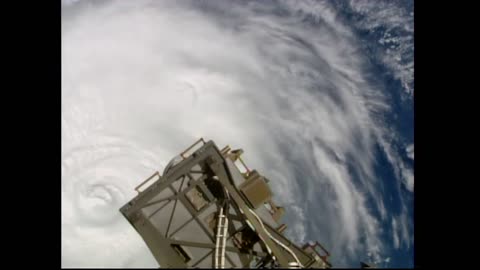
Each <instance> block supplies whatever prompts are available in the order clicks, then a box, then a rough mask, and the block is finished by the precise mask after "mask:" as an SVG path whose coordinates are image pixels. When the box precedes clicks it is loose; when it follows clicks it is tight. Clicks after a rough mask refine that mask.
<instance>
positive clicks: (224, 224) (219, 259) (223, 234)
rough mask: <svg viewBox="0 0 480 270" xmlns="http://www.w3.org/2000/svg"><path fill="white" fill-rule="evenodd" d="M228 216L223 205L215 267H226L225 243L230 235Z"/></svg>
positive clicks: (218, 228)
mask: <svg viewBox="0 0 480 270" xmlns="http://www.w3.org/2000/svg"><path fill="white" fill-rule="evenodd" d="M227 230H228V218H227V216H225V215H224V214H223V207H222V208H220V213H219V215H218V225H217V237H216V243H215V263H214V268H215V269H224V268H225V246H226V245H225V243H226V241H227V237H228V231H227Z"/></svg>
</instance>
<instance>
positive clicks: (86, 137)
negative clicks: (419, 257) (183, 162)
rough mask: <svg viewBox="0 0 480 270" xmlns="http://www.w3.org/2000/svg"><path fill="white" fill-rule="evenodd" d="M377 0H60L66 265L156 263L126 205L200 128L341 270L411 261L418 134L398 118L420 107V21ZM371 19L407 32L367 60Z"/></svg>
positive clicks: (302, 238) (302, 237)
mask: <svg viewBox="0 0 480 270" xmlns="http://www.w3.org/2000/svg"><path fill="white" fill-rule="evenodd" d="M373 2H377V1H373ZM382 3H383V5H387V7H386V8H385V9H383V10H389V9H388V8H390V13H388V12H385V11H384V12H383V13H382V12H380V11H381V10H380V11H379V9H378V7H377V6H375V5H374V4H372V1H352V2H346V1H343V2H341V7H339V6H338V5H339V2H337V1H214V0H209V1H201V0H200V1H146V0H137V1H121V0H117V1H88V0H83V1H82V0H80V1H63V2H62V30H61V32H62V38H61V42H62V52H61V54H62V63H61V64H62V112H61V123H62V128H61V132H62V134H61V135H62V166H61V169H62V266H63V267H148V268H150V267H152V268H154V267H158V265H157V263H156V261H155V260H154V259H153V256H152V255H151V254H150V252H149V250H148V248H147V247H146V245H145V244H144V242H143V241H142V239H141V237H140V236H139V235H138V234H137V233H136V232H135V230H134V229H133V227H132V226H131V225H130V224H129V223H128V221H126V219H125V218H124V217H123V216H122V215H121V214H120V212H119V208H120V207H121V206H123V205H124V204H125V203H127V202H128V201H129V200H130V199H132V198H133V197H134V196H135V195H136V192H135V191H134V188H135V186H137V185H138V184H139V183H141V182H142V181H143V180H144V179H146V178H148V177H149V176H150V175H152V174H153V173H154V172H156V171H160V172H161V171H163V168H164V166H166V164H168V162H169V161H170V160H171V158H173V157H174V156H176V155H178V154H179V153H180V152H181V151H182V150H184V149H185V148H186V147H188V146H189V145H191V144H192V143H193V142H195V141H196V140H198V139H199V138H202V137H203V138H204V139H206V140H213V141H215V143H216V144H217V145H218V146H219V147H223V146H225V145H227V144H228V145H230V146H232V148H242V149H243V150H244V151H245V154H244V155H243V158H244V160H245V162H246V163H247V164H248V165H249V167H251V168H255V169H257V170H258V171H259V172H260V173H262V174H263V175H265V176H267V177H268V178H269V179H270V186H271V187H272V190H273V191H274V193H275V200H276V201H278V203H279V204H280V205H282V206H284V207H285V208H286V215H285V217H284V218H283V222H285V223H286V224H287V225H288V229H287V231H286V234H287V235H288V236H289V237H291V239H292V240H293V241H294V242H295V243H297V244H303V243H304V242H306V241H317V240H318V241H319V242H320V243H322V245H324V246H325V247H326V248H327V249H328V250H329V252H330V253H331V254H332V257H331V261H332V264H333V265H334V266H338V267H351V266H353V267H357V266H358V263H357V262H358V261H359V260H370V261H373V262H375V263H376V264H378V265H383V266H389V264H388V263H389V262H390V265H391V263H393V261H394V260H395V258H403V257H402V256H406V257H408V258H410V257H412V256H413V255H412V253H411V252H412V251H411V250H412V248H413V221H412V215H413V203H412V199H413V190H414V188H413V186H414V180H413V179H414V178H413V137H412V136H405V135H404V133H402V128H401V127H399V125H398V124H396V123H395V120H392V119H397V120H398V119H399V117H398V116H396V115H397V114H398V113H397V111H398V108H397V107H402V108H406V109H404V110H409V111H410V110H413V108H412V109H410V107H411V102H412V99H413V91H414V90H413V77H412V76H413V75H412V73H411V72H413V64H412V62H411V61H407V57H405V54H406V53H411V48H410V47H409V46H410V41H411V39H409V38H408V36H409V35H412V33H411V32H408V31H410V30H409V28H408V29H406V30H405V29H404V26H405V25H407V26H408V25H410V23H413V22H412V21H411V20H412V19H413V17H412V14H411V13H410V12H409V11H408V8H407V9H405V8H399V7H397V4H399V2H393V1H392V2H391V4H388V3H387V1H385V2H382ZM394 8H396V9H397V11H396V12H393V11H391V10H392V9H394ZM345 10H348V11H349V12H350V13H349V14H354V15H355V14H356V17H355V16H354V17H351V16H350V17H349V16H346V15H344V14H345V12H346V11H345ZM342 12H343V13H342ZM369 12H370V13H369ZM388 14H394V15H395V16H396V17H395V19H396V21H392V20H391V18H393V17H394V16H387V15H388ZM361 16H365V18H367V19H362V18H363V17H361ZM372 16H374V17H372ZM374 19H376V20H374ZM402 20H403V21H405V22H406V23H405V24H402V23H400V22H401V21H402ZM350 22H355V23H356V25H355V26H351V25H350V24H349V23H350ZM359 22H361V23H359ZM375 27H376V28H382V29H383V30H382V31H384V32H385V31H386V32H388V31H389V32H388V33H389V35H390V37H392V36H393V37H395V35H396V34H395V33H397V32H398V31H400V30H402V31H407V32H408V33H407V35H406V36H402V37H403V38H401V39H399V41H398V42H400V43H399V44H400V45H401V46H400V45H399V46H396V47H395V46H393V47H392V46H390V45H388V46H389V47H388V48H387V49H388V50H389V51H388V52H387V51H386V49H385V50H383V49H382V48H383V47H382V45H383V44H385V43H388V42H390V43H392V42H393V41H392V40H391V39H390V40H389V39H388V37H389V35H387V38H385V35H382V36H381V37H378V40H382V42H383V43H382V42H379V41H377V42H375V44H377V45H375V46H377V47H375V48H377V52H376V53H375V55H374V56H372V55H368V54H367V49H366V46H365V42H364V41H363V39H364V38H365V36H361V35H360V34H359V33H360V32H362V31H363V32H365V31H367V30H365V29H373V28H375ZM389 27H390V28H389ZM399 28H400V30H398V29H399ZM388 29H390V30H388ZM387 30H388V31H387ZM379 31H380V30H379ZM395 31H397V32H395ZM411 31H413V30H411ZM363 32H362V33H363ZM367 32H368V31H367ZM382 33H383V32H382ZM367 34H368V33H367ZM367 34H365V35H367ZM395 48H398V50H395ZM394 53H397V54H394ZM402 57H403V58H402ZM396 58H400V59H403V60H401V61H400V60H399V61H396V60H395V59H396ZM378 66H381V67H382V70H385V73H384V74H383V73H382V74H383V75H382V76H379V75H378V74H379V71H378V69H379V68H378ZM385 76H390V77H391V78H392V80H394V81H396V82H397V85H398V87H396V88H395V89H392V87H390V86H389V85H388V84H386V83H385V82H384V81H385V79H384V78H385ZM404 125H406V126H407V127H410V128H411V129H413V121H412V122H411V123H410V122H407V123H406V124H404ZM395 254H400V255H395ZM409 260H410V264H411V263H412V259H409ZM397 261H404V260H403V259H397ZM397 263H399V265H402V264H401V262H397ZM403 263H405V262H403ZM403 265H404V264H403ZM406 266H409V264H407V265H406Z"/></svg>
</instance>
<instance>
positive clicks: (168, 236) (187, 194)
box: [120, 139, 331, 268]
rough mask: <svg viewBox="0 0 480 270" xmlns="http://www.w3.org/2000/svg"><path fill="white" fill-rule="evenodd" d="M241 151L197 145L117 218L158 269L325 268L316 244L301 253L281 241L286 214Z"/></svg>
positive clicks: (210, 143) (150, 180) (147, 182)
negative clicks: (137, 237)
mask: <svg viewBox="0 0 480 270" xmlns="http://www.w3.org/2000/svg"><path fill="white" fill-rule="evenodd" d="M242 153H243V150H241V149H238V150H231V149H230V147H229V146H226V147H225V148H223V149H221V150H219V148H217V146H216V145H215V143H214V142H213V141H208V142H205V141H204V140H203V139H200V140H198V141H197V142H196V143H195V144H193V145H192V146H190V147H189V148H187V149H186V150H185V151H184V152H182V153H181V154H180V155H179V156H178V157H176V158H174V159H173V160H172V161H171V162H170V163H169V164H168V165H167V166H166V168H165V170H164V172H163V175H160V173H159V172H156V173H154V174H153V175H152V176H151V177H149V178H148V179H147V180H145V181H144V182H143V183H141V184H140V185H139V186H138V187H136V191H137V192H138V195H137V196H136V197H135V198H133V199H132V200H131V201H130V202H128V203H127V204H126V205H124V206H123V207H122V208H120V212H121V213H122V214H123V215H124V217H125V218H126V219H127V220H128V221H129V222H130V224H131V225H132V226H133V227H134V228H135V230H136V231H137V232H138V233H139V234H140V236H141V237H142V238H143V240H144V241H145V243H146V244H147V246H148V248H149V249H150V251H151V252H152V254H153V256H154V257H155V259H156V260H157V262H158V263H159V265H160V266H161V267H162V268H330V267H331V265H330V263H329V262H328V257H329V256H330V255H329V253H328V252H327V251H326V250H325V249H324V248H323V247H322V246H321V245H320V244H319V243H318V242H316V243H308V244H305V245H303V246H302V247H299V246H297V245H295V244H294V243H293V242H292V241H290V240H289V239H288V238H287V237H286V236H285V235H284V230H285V229H286V225H285V224H280V223H279V222H280V218H281V217H282V215H283V214H284V212H285V210H284V208H283V207H279V206H277V205H276V204H275V203H274V202H273V200H272V196H273V194H272V191H271V189H270V187H269V184H268V183H269V180H268V179H267V178H265V177H264V176H262V175H260V174H259V173H258V172H257V171H256V170H250V169H249V168H248V167H247V166H246V165H245V163H244V162H243V160H242V158H241V155H242ZM237 164H238V165H239V166H237ZM241 168H242V169H241Z"/></svg>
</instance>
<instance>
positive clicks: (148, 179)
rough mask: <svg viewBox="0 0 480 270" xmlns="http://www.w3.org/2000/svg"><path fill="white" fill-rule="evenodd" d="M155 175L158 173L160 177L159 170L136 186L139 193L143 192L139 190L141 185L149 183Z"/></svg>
mask: <svg viewBox="0 0 480 270" xmlns="http://www.w3.org/2000/svg"><path fill="white" fill-rule="evenodd" d="M155 175H158V177H159V178H160V174H159V173H158V171H156V172H155V173H154V174H152V176H150V177H149V178H147V180H145V181H143V182H142V183H140V185H138V186H137V187H135V191H136V192H138V193H141V191H140V190H139V189H140V187H142V186H143V185H145V183H147V182H148V181H150V180H151V179H152V178H153V177H154V176H155Z"/></svg>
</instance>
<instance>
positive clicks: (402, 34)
mask: <svg viewBox="0 0 480 270" xmlns="http://www.w3.org/2000/svg"><path fill="white" fill-rule="evenodd" d="M349 3H350V7H351V8H352V10H353V11H354V12H356V13H357V14H361V15H365V17H363V18H362V20H360V21H358V22H357V27H360V28H362V29H365V30H369V31H378V32H381V33H382V36H381V37H380V39H379V40H378V43H380V44H382V45H384V46H386V47H389V48H390V49H386V50H383V51H382V50H379V58H380V59H381V60H382V62H383V63H384V64H385V65H386V66H387V67H388V68H389V69H391V70H392V72H393V75H394V76H395V78H397V79H399V80H400V81H401V82H402V86H403V88H404V89H405V91H406V92H407V94H408V96H410V97H412V96H413V91H414V85H413V70H414V62H413V50H414V46H413V13H412V12H409V10H408V9H406V8H405V7H403V5H404V4H406V3H405V2H402V1H400V2H397V1H375V0H373V1H372V0H350V2H349ZM399 3H401V5H399ZM402 59H403V60H404V61H402Z"/></svg>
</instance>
